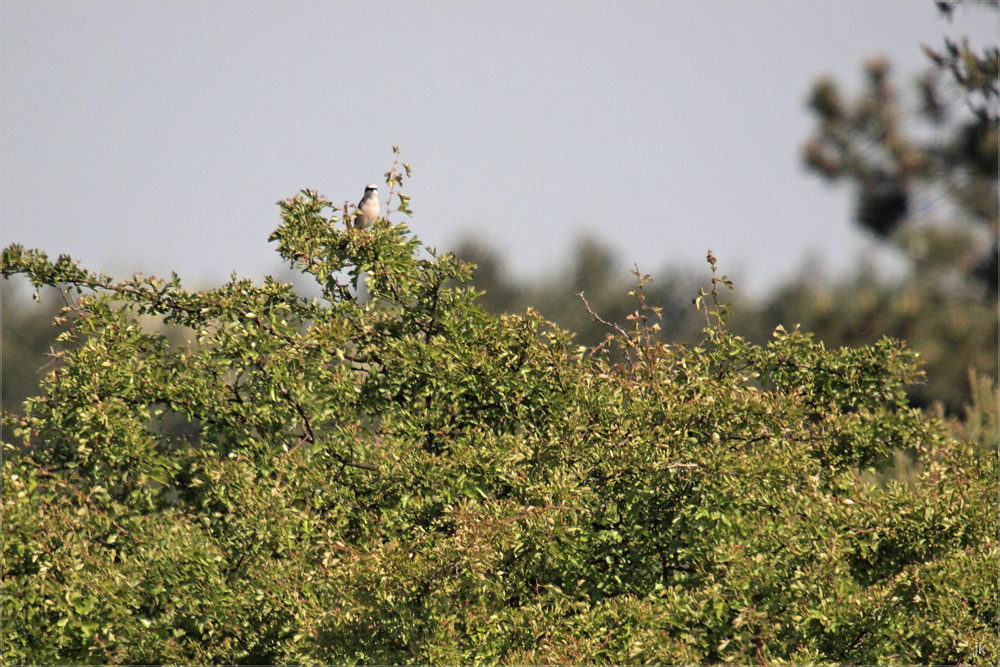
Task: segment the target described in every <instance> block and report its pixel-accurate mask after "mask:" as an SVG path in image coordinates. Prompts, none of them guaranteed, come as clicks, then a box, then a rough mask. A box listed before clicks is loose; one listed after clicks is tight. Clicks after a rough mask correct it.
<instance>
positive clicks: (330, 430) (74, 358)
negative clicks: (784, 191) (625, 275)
mask: <svg viewBox="0 0 1000 667" xmlns="http://www.w3.org/2000/svg"><path fill="white" fill-rule="evenodd" d="M404 206H405V201H404ZM281 209H282V218H283V222H282V224H281V226H280V227H279V228H278V229H277V231H275V233H274V234H273V236H272V240H274V241H276V242H277V244H278V251H279V253H280V254H281V256H282V257H283V258H285V259H286V260H288V261H289V262H291V263H292V264H293V265H294V266H295V267H297V268H298V269H299V270H300V271H302V272H303V273H304V274H307V275H310V276H313V277H314V278H315V280H316V281H317V282H318V284H319V286H320V287H321V288H322V296H321V297H320V298H317V299H312V300H308V299H304V298H301V297H299V296H297V295H296V293H295V292H294V291H293V289H292V288H291V287H290V286H289V285H285V284H281V283H278V282H275V281H273V280H268V281H266V282H265V283H264V284H262V285H254V284H252V283H251V282H249V281H245V280H237V279H236V278H235V277H234V278H233V280H232V281H231V282H230V283H228V284H226V285H224V286H222V287H220V288H218V289H212V290H207V291H203V292H197V293H191V292H187V291H185V290H184V289H182V287H181V284H180V280H179V279H178V278H177V277H176V276H174V277H172V278H171V279H170V280H168V281H164V280H159V279H156V278H144V277H141V276H136V277H134V278H132V279H129V280H124V281H121V282H115V281H113V280H111V279H110V278H108V277H106V276H104V275H103V274H102V275H95V274H93V273H90V272H88V271H85V270H83V269H81V268H79V267H77V266H76V265H75V264H74V263H73V262H72V261H71V260H70V259H69V258H66V257H60V258H59V259H58V260H57V261H55V262H50V261H49V260H48V258H47V257H46V256H45V254H44V253H41V252H38V251H28V250H25V249H23V248H22V247H20V246H18V245H11V246H9V247H8V248H6V249H5V250H4V253H3V274H4V276H11V275H14V274H24V275H26V276H27V277H28V278H29V279H30V280H31V281H32V283H34V284H35V285H36V286H39V285H55V286H59V287H60V288H61V289H62V290H63V291H64V292H65V293H66V294H67V297H68V298H69V299H70V304H71V305H70V306H69V307H68V308H67V311H66V312H65V313H64V317H66V318H67V319H68V320H69V322H70V324H71V327H70V329H69V331H68V333H67V334H66V335H65V337H66V340H65V341H64V342H65V345H64V348H65V351H64V352H59V353H57V358H56V360H55V363H54V364H53V365H52V366H51V367H50V369H49V371H48V375H47V377H46V378H45V379H44V381H43V394H42V395H41V396H39V397H36V398H32V399H29V400H28V401H27V403H26V405H25V415H24V416H23V417H19V416H15V415H10V414H8V415H6V416H5V436H4V438H5V444H4V451H5V458H4V461H3V490H2V494H3V495H2V501H3V506H2V507H3V516H2V518H3V576H4V584H3V608H2V611H3V619H4V624H3V640H2V650H3V655H4V660H5V661H6V662H9V663H65V662H74V663H87V662H96V663H160V662H172V663H217V662H225V663H286V662H310V663H313V662H322V663H349V662H363V663H393V662H420V663H499V662H508V663H556V662H573V663H584V662H667V663H706V662H738V663H749V662H766V663H779V662H796V663H802V662H856V663H883V662H894V663H958V662H967V663H992V662H995V660H996V657H997V639H996V627H997V588H996V585H995V582H996V562H997V556H998V550H997V519H996V514H995V508H994V502H995V499H996V497H997V482H996V479H997V461H996V452H995V450H994V449H993V448H992V447H982V446H980V445H981V443H977V442H976V441H975V440H974V438H972V439H965V440H958V439H955V438H954V437H953V436H952V435H949V431H948V429H947V427H946V426H945V425H943V424H942V423H941V422H940V421H939V420H937V419H935V418H932V417H929V416H926V415H924V414H923V413H921V412H920V411H918V410H915V409H913V408H911V407H909V406H908V405H907V399H906V395H905V393H904V386H905V384H906V383H910V382H914V381H917V380H918V379H919V377H920V374H919V370H918V368H917V363H916V360H915V356H914V355H913V354H912V353H910V352H909V351H908V350H907V349H906V348H905V346H904V345H903V344H901V343H897V342H894V341H892V340H889V339H885V340H882V341H881V342H879V343H878V344H876V345H873V346H871V347H863V348H858V349H831V350H828V349H826V348H825V347H824V346H823V345H822V344H819V343H817V342H815V341H814V340H813V339H812V337H811V336H810V335H809V334H805V333H801V332H799V331H791V332H789V331H785V330H783V329H779V330H777V331H776V332H775V335H774V338H773V340H772V341H771V342H770V344H768V345H766V346H757V345H753V344H750V343H748V342H746V341H745V340H742V339H740V338H739V337H737V336H735V335H732V334H731V333H730V332H729V331H728V330H727V329H726V328H725V318H726V313H725V308H724V306H721V305H719V303H718V294H717V293H715V292H712V293H710V294H703V295H701V296H700V297H699V304H700V305H701V306H702V307H704V311H705V314H706V316H707V317H708V324H709V326H708V327H707V328H706V333H705V340H704V342H703V344H701V345H698V346H679V345H670V344H666V343H664V342H662V341H660V340H659V339H658V338H657V335H656V319H657V313H656V311H655V309H653V308H651V307H647V306H646V304H645V302H644V301H643V296H642V289H643V286H644V284H645V283H646V282H647V281H648V277H646V276H639V275H638V274H637V278H638V286H637V290H636V293H635V296H636V297H637V305H636V308H635V312H634V314H633V315H632V316H631V317H630V318H629V321H628V323H627V324H626V325H623V326H619V325H611V326H610V327H609V337H608V340H606V341H605V342H604V343H602V344H601V345H598V346H596V347H584V346H579V345H576V344H574V342H573V336H572V334H570V333H568V332H566V331H562V330H559V329H558V328H557V327H556V326H554V325H552V324H551V323H549V322H546V321H544V320H543V319H542V318H541V317H540V316H538V315H537V314H536V313H534V312H531V311H528V312H526V313H525V314H523V315H518V316H511V315H504V316H493V315H488V314H486V313H485V312H484V311H483V310H482V309H480V308H479V307H478V306H477V305H475V303H474V300H475V297H476V296H477V293H476V292H475V291H473V290H471V289H469V288H467V287H464V286H463V285H465V284H467V282H468V281H469V280H470V278H471V267H470V266H469V265H467V264H464V263H461V262H459V261H457V260H456V259H455V258H454V256H452V255H449V254H445V255H436V254H434V253H431V252H422V251H421V250H420V245H419V242H418V241H417V240H416V239H415V238H414V237H413V236H412V235H410V233H409V231H408V229H407V227H406V226H405V225H396V226H392V225H390V224H388V223H387V222H385V221H380V222H378V223H376V225H375V226H374V227H373V228H372V229H371V230H355V229H344V228H343V226H342V225H339V220H338V218H337V217H336V216H337V215H340V213H338V211H337V209H336V207H332V206H331V205H330V204H329V202H327V201H326V200H324V199H323V198H322V197H320V196H319V195H318V194H316V193H313V192H309V191H304V192H303V193H302V194H300V195H299V196H296V197H295V198H293V199H291V200H288V201H285V202H282V203H281ZM711 261H712V262H713V271H714V260H711ZM365 275H366V277H365ZM363 278H364V282H365V284H366V286H367V293H368V295H369V296H368V298H367V300H360V299H358V298H356V297H355V296H354V295H355V294H356V293H357V292H358V288H359V284H360V283H361V282H362V279H363ZM725 282H726V281H725V279H724V278H723V279H715V277H714V273H713V284H715V285H717V286H718V285H720V284H724V283H725ZM580 307H581V309H585V308H587V306H585V304H584V303H581V305H580ZM595 315H599V314H597V313H595ZM148 316H157V317H159V318H162V321H163V322H164V323H165V324H166V325H168V326H170V327H175V328H179V329H181V330H190V332H192V335H193V337H194V338H195V340H194V341H192V343H191V344H189V345H184V346H177V345H172V344H170V343H168V339H167V338H166V337H165V335H164V334H162V333H154V332H150V331H149V330H147V329H144V328H143V327H142V326H141V325H140V323H139V321H138V320H139V318H141V317H148ZM612 351H614V352H615V355H612V354H611V352H612ZM611 358H615V359H622V358H624V359H625V362H624V363H612V362H611V361H610V359H611ZM170 419H174V420H176V419H182V420H184V421H188V422H191V423H192V424H193V425H194V427H193V428H192V429H191V431H192V433H191V434H190V435H187V436H183V437H178V436H175V435H172V434H171V431H170V430H169V429H165V428H164V427H163V424H164V420H170ZM986 421H987V422H989V418H987V419H986ZM989 423H992V424H993V425H994V428H993V430H992V431H990V432H994V433H995V423H996V419H995V412H994V413H993V416H992V422H989ZM987 430H988V429H987ZM987 430H983V429H979V430H978V431H976V433H982V432H986V431H987ZM899 450H905V451H909V452H913V454H914V456H915V457H916V459H917V461H918V463H919V467H920V470H921V471H922V472H921V473H920V475H919V476H918V477H917V478H916V479H915V480H914V481H913V483H912V484H909V485H908V486H906V487H903V486H901V485H899V484H895V483H889V484H885V485H879V484H874V483H869V482H867V481H866V480H867V479H871V478H873V474H875V473H878V472H879V471H880V470H883V469H884V468H885V467H886V466H888V465H890V464H891V462H892V455H893V453H894V452H896V451H899Z"/></svg>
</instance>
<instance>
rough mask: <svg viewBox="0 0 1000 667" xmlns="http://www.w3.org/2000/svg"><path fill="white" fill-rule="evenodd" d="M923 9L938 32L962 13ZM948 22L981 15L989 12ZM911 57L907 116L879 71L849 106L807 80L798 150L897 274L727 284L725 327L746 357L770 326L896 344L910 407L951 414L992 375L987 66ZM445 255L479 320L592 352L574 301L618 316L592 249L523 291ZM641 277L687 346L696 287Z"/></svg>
mask: <svg viewBox="0 0 1000 667" xmlns="http://www.w3.org/2000/svg"><path fill="white" fill-rule="evenodd" d="M936 4H937V6H938V8H939V9H940V10H941V12H942V15H943V16H945V17H950V15H951V13H952V12H954V11H957V10H959V5H960V4H966V3H956V2H938V3H936ZM961 10H962V11H965V10H968V11H988V12H991V13H995V12H996V10H997V3H996V2H987V3H979V4H978V5H975V6H972V7H967V8H966V7H963V8H961ZM994 20H995V18H994ZM922 48H923V51H924V53H925V54H926V55H927V57H928V69H927V71H926V72H925V73H924V74H923V75H922V76H921V77H920V79H919V80H918V81H916V82H915V93H916V99H917V100H918V102H917V104H916V105H915V106H912V107H911V106H907V105H906V104H905V103H904V101H903V100H902V98H901V96H900V95H899V94H897V91H896V87H895V86H894V84H893V81H892V68H891V66H890V64H889V63H888V62H887V61H885V60H884V59H881V58H873V59H871V60H869V61H868V62H867V63H865V64H864V66H863V74H864V83H863V86H862V88H861V91H860V92H859V93H858V94H857V95H856V96H855V97H854V98H850V97H848V96H846V95H844V93H842V92H841V89H840V86H838V84H837V82H835V81H833V80H832V79H829V78H821V79H819V80H817V81H816V83H815V84H814V86H813V88H812V90H811V92H810V93H809V97H808V107H809V109H810V111H811V112H812V113H813V115H814V117H815V119H816V128H815V130H814V132H813V134H812V136H810V137H808V138H806V139H805V142H804V145H803V149H802V160H803V163H804V164H805V166H806V168H807V169H808V170H809V171H810V172H811V173H813V174H816V175H818V176H820V177H821V178H823V179H825V180H827V181H829V182H830V183H832V184H835V185H837V186H847V188H848V189H849V191H850V195H851V196H852V197H853V198H854V210H855V220H856V222H857V224H858V225H859V226H860V227H861V228H862V229H864V230H865V231H866V232H867V233H870V234H872V235H873V236H874V238H876V239H877V240H878V241H880V242H881V243H882V244H884V245H885V246H887V247H890V248H893V249H895V250H896V251H897V252H898V254H900V255H901V256H902V257H903V258H904V260H905V261H906V264H907V267H908V269H907V272H906V274H905V275H903V276H899V277H895V278H886V277H883V274H882V273H881V272H879V271H878V270H877V267H875V266H873V265H871V264H863V263H862V264H859V265H858V266H857V267H856V269H855V271H854V272H853V275H849V276H846V277H841V278H837V279H831V278H829V277H827V276H823V275H819V274H816V273H813V272H811V271H803V272H802V274H801V275H800V276H798V277H797V278H796V279H794V280H792V281H791V282H789V283H787V284H786V285H783V286H781V287H779V288H778V289H776V290H775V291H774V292H773V293H771V294H770V295H769V296H767V297H766V298H764V299H763V300H756V301H755V300H750V299H748V298H746V297H745V296H744V295H741V294H740V293H739V283H738V281H737V291H736V294H735V295H734V297H733V302H734V305H735V311H736V317H735V318H734V319H733V321H732V325H733V328H734V330H735V331H737V332H738V333H741V334H742V335H744V336H746V337H747V338H749V339H751V340H753V341H754V342H758V343H760V342H763V341H765V340H767V339H768V338H770V336H771V333H772V332H773V331H774V328H775V327H776V326H777V325H779V324H781V325H784V326H786V327H789V326H794V325H795V324H801V326H802V328H803V329H805V330H807V331H811V332H814V333H815V334H816V336H817V338H818V339H820V340H822V341H824V342H825V343H826V344H827V345H828V346H858V345H865V344H871V343H874V342H875V341H877V340H878V339H880V338H881V337H882V336H891V337H894V338H898V339H902V340H905V341H907V343H908V344H909V345H910V346H911V347H912V348H913V349H915V350H916V351H917V352H919V353H920V355H921V356H922V357H923V359H924V361H925V362H926V366H925V370H926V373H927V379H926V382H925V384H922V385H918V386H915V387H913V388H911V392H910V394H911V395H910V399H911V400H912V401H913V402H914V404H916V405H919V406H922V407H930V406H932V405H934V404H939V405H940V406H942V407H943V408H944V409H945V410H946V411H947V412H949V413H951V414H956V415H957V414H961V412H962V409H963V406H966V405H968V404H969V403H970V401H972V398H973V393H974V392H975V391H977V389H976V388H975V387H973V386H972V384H971V381H970V372H972V373H974V374H975V375H976V376H977V377H979V378H981V381H986V382H989V381H990V380H992V381H993V382H995V381H996V376H997V362H998V359H997V331H998V326H1000V319H998V308H997V300H996V299H997V285H998V268H997V233H998V214H997V198H998V190H997V163H998V136H997V119H998V71H1000V57H998V51H997V46H996V45H990V46H988V47H987V48H980V49H977V48H976V47H975V46H973V45H970V44H969V43H968V42H967V41H963V42H962V43H961V44H959V43H955V42H953V41H951V40H947V39H946V40H945V41H944V46H943V47H942V48H934V47H931V46H926V45H925V46H923V47H922ZM459 255H460V256H462V257H464V258H466V259H468V260H470V261H474V262H476V263H477V264H479V265H480V271H479V273H478V275H477V278H476V286H477V287H478V288H479V289H483V290H486V295H484V296H483V297H482V303H483V305H484V306H485V307H487V308H488V309H491V310H494V311H499V310H506V311H511V312H517V311H519V310H523V309H524V308H526V307H529V306H531V307H535V308H537V309H538V310H540V311H541V312H542V314H543V315H545V316H546V317H548V318H550V319H553V320H555V321H556V322H558V323H560V324H561V325H563V326H565V327H567V328H569V329H570V330H571V331H576V332H577V333H578V340H579V341H580V342H581V343H583V344H594V343H596V342H598V341H599V340H600V339H601V338H602V337H603V336H604V335H605V334H606V331H604V328H603V327H602V325H600V324H598V323H596V322H594V321H593V319H592V318H591V317H590V316H589V315H588V314H587V312H586V309H585V308H584V307H583V304H582V303H581V302H580V301H579V299H576V298H575V297H574V294H576V293H577V292H579V291H581V290H583V291H585V292H586V295H587V299H588V301H589V302H590V304H591V306H592V307H593V308H594V310H595V311H596V312H598V313H599V314H600V315H601V316H602V317H603V318H604V319H605V320H608V321H616V322H622V321H624V317H625V315H626V314H627V313H623V312H617V311H616V308H619V309H620V307H621V303H622V302H621V300H620V298H619V296H620V295H621V294H622V293H623V292H625V291H627V290H628V289H629V287H628V285H629V282H628V280H627V278H628V276H627V275H623V274H621V273H619V272H618V270H617V266H618V265H617V262H616V261H615V258H614V256H613V253H612V252H611V250H609V249H608V248H607V247H606V246H603V245H601V244H600V243H599V242H598V241H595V240H593V239H589V238H584V239H583V240H581V241H580V243H579V244H578V246H577V249H576V254H575V256H574V257H573V258H572V259H571V261H570V265H569V266H568V267H564V268H563V269H562V270H560V271H558V272H554V273H552V274H551V275H549V276H545V277H542V278H540V279H535V280H533V281H532V282H531V283H530V284H529V283H525V282H520V281H517V280H515V279H512V278H511V277H510V276H509V275H508V274H507V273H506V272H505V271H504V267H503V261H502V258H500V257H499V256H497V255H496V254H495V253H492V252H490V251H489V250H488V249H486V248H483V247H482V246H479V245H477V244H475V243H474V242H466V243H465V244H464V245H462V246H461V247H460V249H459ZM725 264H726V258H722V265H723V268H725ZM653 276H654V278H655V280H656V282H654V283H653V285H652V286H651V287H650V288H649V290H648V291H647V296H648V297H649V298H650V299H651V300H652V302H653V303H656V304H657V305H659V306H661V307H663V308H664V321H663V331H664V335H665V336H666V337H667V338H669V339H671V340H675V341H685V342H694V341H697V340H699V339H700V338H701V327H702V326H703V325H704V321H703V320H702V321H699V317H698V313H697V312H696V311H695V310H694V308H693V307H691V298H692V296H693V294H694V292H695V291H696V290H697V286H698V285H699V284H701V283H703V282H704V281H705V280H706V279H707V276H697V277H695V276H690V275H688V276H685V275H681V274H679V273H677V272H676V271H671V270H670V269H660V270H659V271H654V272H653ZM568 281H569V282H568Z"/></svg>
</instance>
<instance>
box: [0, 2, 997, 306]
mask: <svg viewBox="0 0 1000 667" xmlns="http://www.w3.org/2000/svg"><path fill="white" fill-rule="evenodd" d="M0 23H2V34H0V243H2V245H6V244H8V243H10V242H13V241H16V242H19V243H23V244H25V245H27V246H29V247H40V248H43V249H45V250H46V251H48V252H49V253H50V254H51V255H55V254H58V253H69V254H71V255H73V256H74V257H75V258H77V259H80V260H82V263H83V265H84V266H86V267H87V268H91V269H95V270H99V269H108V270H110V271H111V272H112V273H113V274H115V275H118V276H122V275H125V274H126V273H128V272H131V271H136V270H139V271H143V272H144V273H147V274H156V275H161V276H162V275H168V274H169V271H171V270H177V271H178V272H179V273H180V274H181V277H182V278H183V279H185V281H186V282H187V283H188V284H189V285H192V286H193V285H194V284H204V283H205V282H206V281H215V282H221V281H223V280H225V279H226V278H227V277H228V275H229V273H230V272H231V271H233V270H235V271H236V272H237V273H238V274H240V275H242V276H249V277H252V278H256V279H259V278H260V277H262V276H263V275H264V274H265V273H274V272H277V271H279V262H278V258H277V255H276V254H275V253H274V246H273V244H269V243H267V236H268V234H269V233H270V232H271V231H272V230H273V229H274V228H275V227H276V226H277V224H278V221H279V220H278V208H277V206H276V205H275V202H276V201H277V200H279V199H283V198H286V197H289V196H291V195H293V194H295V193H296V192H297V191H298V190H299V189H301V188H313V189H317V190H319V191H320V192H322V193H323V194H325V195H326V196H327V197H328V198H329V199H331V200H332V201H334V202H342V201H344V200H345V199H350V200H351V201H352V202H356V201H357V200H358V198H359V197H360V196H361V194H362V189H363V187H364V185H365V184H366V183H369V182H377V183H379V184H382V183H383V178H382V174H383V173H384V172H385V171H387V170H388V169H389V167H390V166H391V164H392V158H393V156H392V152H391V148H392V146H393V145H398V146H400V147H401V148H402V150H403V159H405V160H406V161H408V162H410V164H411V165H412V166H413V169H414V174H413V179H412V180H411V181H410V182H409V184H408V185H407V187H406V192H407V193H408V194H409V195H410V196H411V197H412V204H411V206H412V208H413V210H414V212H415V216H414V218H413V219H412V220H410V221H409V224H410V226H411V227H412V228H413V229H414V230H415V232H416V233H417V235H418V236H419V237H420V238H421V239H422V240H423V241H424V242H425V243H427V244H430V245H434V246H437V247H438V249H439V250H445V249H448V248H450V247H452V246H453V245H454V244H455V243H456V241H457V239H459V238H460V237H461V236H462V235H463V234H468V235H471V236H473V237H475V238H477V239H480V240H483V241H487V242H491V243H493V244H494V245H495V246H496V247H498V248H499V249H500V250H501V251H502V252H503V253H504V255H505V256H506V257H507V258H508V260H509V261H510V264H511V267H512V268H513V269H514V270H516V271H519V272H522V273H524V274H526V275H532V276H535V275H540V274H542V273H545V272H547V271H546V270H547V269H549V268H555V267H557V266H559V265H560V263H561V262H563V261H565V259H566V258H567V257H568V256H569V255H570V253H571V251H572V248H573V245H574V242H575V240H576V238H577V236H578V235H579V233H580V232H581V230H589V231H590V232H591V233H593V234H594V235H596V236H597V237H598V238H601V239H605V240H606V241H608V242H609V243H610V244H611V245H612V246H613V247H614V248H615V249H616V250H617V252H618V256H619V258H620V260H621V266H622V269H623V272H624V271H625V270H627V268H628V267H630V266H631V264H632V263H633V262H638V263H639V265H640V268H642V269H643V270H644V271H653V272H655V271H657V270H660V269H662V268H663V267H667V266H692V267H700V266H701V265H702V264H701V263H702V261H703V260H702V258H703V257H704V254H705V250H706V249H707V248H712V249H713V250H714V251H715V253H716V255H717V256H718V257H719V258H720V260H721V262H722V268H723V270H724V271H725V272H727V273H728V274H729V275H730V276H731V277H733V278H734V279H736V281H737V285H738V286H741V285H742V286H743V288H744V289H747V290H749V291H751V292H753V291H760V290H763V289H766V288H768V287H770V286H773V285H775V284H776V283H777V282H778V281H781V280H783V279H788V278H789V277H791V276H792V275H793V274H794V273H795V272H796V271H797V270H798V269H799V268H800V267H802V266H804V265H806V264H807V263H812V262H814V261H815V260H816V258H818V259H819V261H821V262H822V263H823V264H824V265H826V266H827V267H829V268H831V269H834V270H837V269H842V268H844V267H847V266H850V265H851V263H852V261H853V259H854V258H855V257H857V256H858V255H859V254H863V253H864V252H866V251H867V250H868V249H870V247H871V244H870V242H869V241H867V240H866V237H865V235H864V234H863V233H862V232H860V231H858V230H857V229H856V228H855V227H854V226H853V224H852V223H851V222H850V213H851V211H850V196H849V193H848V191H846V190H844V189H832V188H830V187H828V186H826V185H824V184H823V183H821V182H820V181H819V180H818V179H816V178H815V177H812V176H809V175H807V174H806V173H805V172H804V170H803V168H802V167H801V164H800V160H799V153H798V150H799V146H800V145H801V144H802V142H803V141H804V140H805V139H806V137H807V136H808V134H809V132H810V131H811V128H812V120H811V118H810V116H809V114H808V113H807V111H806V108H805V100H806V96H807V94H808V90H809V88H810V85H811V83H812V82H813V81H814V79H815V78H816V77H817V76H819V75H821V74H831V75H833V76H835V77H836V78H837V79H838V80H839V81H840V83H841V84H842V87H843V88H844V89H845V90H846V91H857V90H858V89H859V88H860V86H861V69H860V68H861V64H862V62H863V61H864V60H865V59H866V58H868V57H870V56H873V55H876V54H882V55H885V56H887V57H888V58H889V59H890V60H891V62H892V63H893V64H894V65H895V73H896V77H895V81H896V83H897V85H898V87H899V88H901V89H902V90H903V91H904V92H905V93H907V94H909V93H910V92H911V91H912V88H911V86H910V83H911V81H912V80H913V78H914V76H915V75H916V74H917V73H918V72H919V71H920V70H921V69H922V68H923V67H924V66H925V59H924V57H923V55H922V54H921V52H920V49H919V44H920V43H921V42H924V43H927V44H930V45H933V46H939V45H940V44H941V42H942V38H943V36H945V35H951V36H954V37H960V36H962V35H969V36H970V37H971V38H972V42H973V44H974V45H977V46H985V45H986V44H989V43H993V40H995V39H996V32H997V27H996V13H994V12H988V11H982V10H974V9H970V10H969V11H961V10H960V11H959V12H957V14H956V20H955V21H954V22H953V23H952V24H950V25H949V23H948V22H947V21H945V20H943V19H940V18H938V16H937V12H936V10H935V8H934V5H933V3H932V2H931V1H930V0H926V1H924V0H909V1H906V2H843V1H838V2H797V3H791V2H749V1H747V2H697V3H696V2H652V1H647V2H513V1H508V2H490V3H487V2H464V3H459V2H301V3H297V2H288V1H282V2H176V1H171V2H163V3H158V2H69V3H61V2H13V1H10V0H5V1H4V2H3V3H2V4H0ZM382 191H383V193H384V191H385V188H382ZM401 219H402V218H401V217H399V214H397V217H396V221H399V220H401Z"/></svg>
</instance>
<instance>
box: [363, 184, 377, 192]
mask: <svg viewBox="0 0 1000 667" xmlns="http://www.w3.org/2000/svg"><path fill="white" fill-rule="evenodd" d="M377 191H378V186H377V185H374V184H371V183H369V184H368V185H366V186H365V192H366V193H368V192H377Z"/></svg>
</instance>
